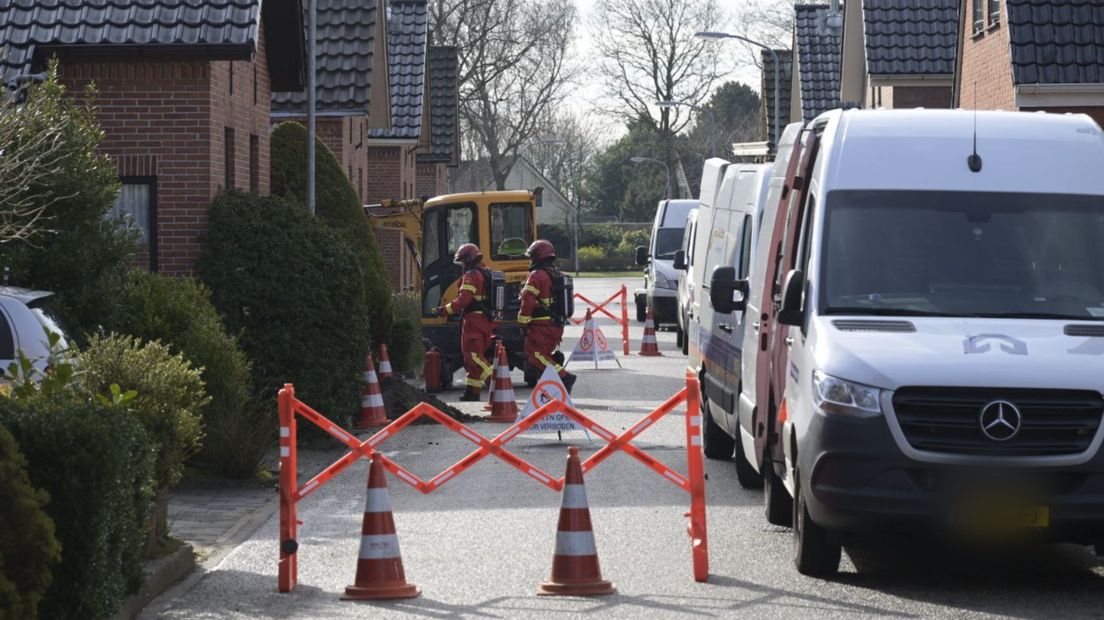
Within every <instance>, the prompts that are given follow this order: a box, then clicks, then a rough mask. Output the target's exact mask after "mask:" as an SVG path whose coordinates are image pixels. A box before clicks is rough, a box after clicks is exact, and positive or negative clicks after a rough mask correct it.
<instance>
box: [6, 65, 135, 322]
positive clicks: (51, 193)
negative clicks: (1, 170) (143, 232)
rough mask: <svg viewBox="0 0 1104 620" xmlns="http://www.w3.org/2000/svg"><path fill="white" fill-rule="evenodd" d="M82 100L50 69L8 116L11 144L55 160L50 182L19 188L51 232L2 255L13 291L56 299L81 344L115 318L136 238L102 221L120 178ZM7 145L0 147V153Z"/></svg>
mask: <svg viewBox="0 0 1104 620" xmlns="http://www.w3.org/2000/svg"><path fill="white" fill-rule="evenodd" d="M86 99H87V100H88V101H89V102H90V103H89V104H88V105H80V104H78V103H76V102H75V101H74V100H73V98H71V97H69V96H67V95H66V92H65V88H64V87H63V86H62V85H61V84H60V83H58V81H57V65H56V63H51V66H50V70H49V73H48V76H47V79H46V81H45V82H44V83H42V84H39V85H37V86H34V87H32V88H31V89H30V92H29V94H28V97H27V101H26V104H25V105H23V106H19V107H15V108H13V111H11V112H7V113H6V114H10V115H14V116H15V117H16V119H15V122H17V123H18V127H19V132H17V134H16V136H15V140H16V141H27V142H33V141H38V143H39V144H40V145H42V146H43V148H45V145H50V144H56V145H57V148H58V153H57V154H58V158H57V160H56V164H55V165H54V166H52V168H51V173H50V174H49V175H46V176H45V177H44V178H40V179H38V180H37V181H35V182H33V183H30V184H28V185H27V187H26V188H25V189H24V192H25V196H29V197H38V199H39V200H43V199H44V200H46V201H47V202H49V207H48V209H47V210H46V213H45V214H44V216H45V218H46V219H44V220H42V221H41V228H42V229H46V230H49V231H51V232H43V233H41V234H40V235H38V236H37V237H35V238H33V239H32V240H31V241H30V242H28V243H20V242H15V243H10V244H4V246H3V253H2V256H0V259H2V261H3V263H4V265H5V266H9V267H11V282H12V283H13V284H17V285H19V286H26V287H29V288H38V289H44V290H50V291H55V292H56V293H57V296H56V297H55V303H56V305H57V307H58V310H59V312H60V313H61V315H62V318H64V319H65V322H66V323H67V324H68V327H69V328H70V330H71V331H72V332H73V334H72V335H73V336H75V337H77V338H78V340H79V339H80V337H81V336H82V334H83V333H84V332H87V331H90V330H93V329H95V327H96V326H98V325H99V324H100V323H101V321H103V320H105V318H106V317H110V316H111V314H112V313H113V312H114V310H115V301H116V292H117V291H118V290H119V288H120V286H121V283H122V278H123V277H124V275H125V273H126V268H127V262H128V260H129V257H130V255H131V254H132V253H133V251H134V244H133V235H132V234H130V233H126V232H124V231H122V230H120V228H119V226H118V225H117V223H116V222H109V221H106V220H105V219H104V218H105V216H106V215H107V214H108V212H109V211H110V210H111V208H112V206H113V205H114V203H115V196H116V194H117V192H118V188H119V183H118V177H117V175H118V171H117V169H116V166H115V164H114V162H112V160H111V159H110V158H109V157H107V156H106V155H104V154H103V153H102V152H100V151H99V150H98V149H99V146H100V143H101V142H102V141H103V139H104V133H103V131H101V130H100V128H99V127H98V126H97V125H96V121H95V116H94V110H93V107H92V104H91V100H92V99H93V93H92V92H91V91H90V92H89V93H88V94H87V95H86ZM44 136H47V137H48V138H47V139H45V140H43V137H44ZM12 146H13V145H10V144H0V153H7V152H9V150H10V148H9V147H12ZM43 197H46V198H43ZM16 200H19V199H18V198H17V199H16Z"/></svg>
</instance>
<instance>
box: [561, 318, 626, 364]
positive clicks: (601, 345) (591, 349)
mask: <svg viewBox="0 0 1104 620" xmlns="http://www.w3.org/2000/svg"><path fill="white" fill-rule="evenodd" d="M611 360H612V361H614V362H617V365H618V366H620V365H621V362H620V361H619V360H618V359H617V354H616V353H614V352H613V351H611V350H610V348H609V344H608V343H607V342H606V335H605V334H603V333H602V328H601V327H598V325H597V324H596V323H595V321H594V317H591V316H589V315H588V318H587V321H586V326H585V327H584V328H583V335H582V337H580V338H579V342H577V343H575V350H574V351H572V352H571V357H570V358H568V360H567V361H568V363H571V362H594V367H595V368H597V367H598V362H608V361H611Z"/></svg>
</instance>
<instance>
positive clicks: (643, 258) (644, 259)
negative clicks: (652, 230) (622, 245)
mask: <svg viewBox="0 0 1104 620" xmlns="http://www.w3.org/2000/svg"><path fill="white" fill-rule="evenodd" d="M649 258H651V256H650V255H649V254H648V248H646V247H644V246H642V245H638V246H636V264H637V265H647V264H648V259H649Z"/></svg>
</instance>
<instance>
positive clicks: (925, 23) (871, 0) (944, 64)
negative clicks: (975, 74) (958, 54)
mask: <svg viewBox="0 0 1104 620" xmlns="http://www.w3.org/2000/svg"><path fill="white" fill-rule="evenodd" d="M862 3H863V30H864V34H865V41H866V68H867V73H869V74H870V75H951V74H953V73H954V65H955V50H956V47H957V41H958V5H959V0H862Z"/></svg>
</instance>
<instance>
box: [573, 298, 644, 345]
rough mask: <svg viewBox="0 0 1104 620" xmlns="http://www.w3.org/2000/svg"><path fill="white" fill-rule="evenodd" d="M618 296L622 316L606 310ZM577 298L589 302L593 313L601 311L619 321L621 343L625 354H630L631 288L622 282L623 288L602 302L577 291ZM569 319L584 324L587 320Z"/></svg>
mask: <svg viewBox="0 0 1104 620" xmlns="http://www.w3.org/2000/svg"><path fill="white" fill-rule="evenodd" d="M618 297H620V298H621V317H620V318H618V317H616V316H614V315H613V313H612V312H610V311H609V310H606V306H608V305H610V303H611V302H613V301H614V300H615V299H617V298H618ZM575 299H578V300H580V301H582V302H583V303H585V304H587V305H588V306H590V307H591V308H593V311H591V312H592V314H597V313H599V312H601V313H602V314H604V315H606V316H608V317H609V318H611V319H613V322H614V323H617V324H618V325H620V326H621V344H622V347H623V349H624V351H623V353H624V354H625V355H628V354H629V290H628V289H627V288H625V285H624V284H622V285H621V290H619V291H617V292H616V293H614V294H613V295H610V296H609V297H607V298H606V300H605V301H603V302H602V303H600V304H599V303H594V302H593V301H591V300H590V299H587V297H586V296H585V295H583V294H582V293H575ZM568 320H570V321H571V324H572V325H582V324H583V323H584V322H585V321H586V319H568Z"/></svg>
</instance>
